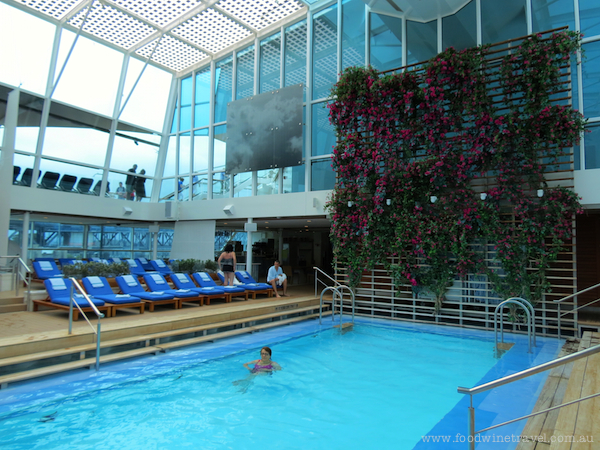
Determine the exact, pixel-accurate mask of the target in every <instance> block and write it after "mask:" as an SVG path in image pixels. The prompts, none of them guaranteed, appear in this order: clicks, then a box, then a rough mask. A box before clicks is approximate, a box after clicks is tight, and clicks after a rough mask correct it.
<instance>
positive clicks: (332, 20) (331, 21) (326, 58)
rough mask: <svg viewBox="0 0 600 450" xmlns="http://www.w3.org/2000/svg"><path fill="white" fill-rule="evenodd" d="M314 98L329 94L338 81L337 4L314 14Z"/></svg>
mask: <svg viewBox="0 0 600 450" xmlns="http://www.w3.org/2000/svg"><path fill="white" fill-rule="evenodd" d="M313 33H314V38H313V49H312V50H313V55H314V57H313V95H312V98H313V99H315V100H316V99H318V98H324V97H328V96H329V91H330V90H331V87H332V86H333V85H334V84H335V82H336V81H337V73H338V69H337V5H334V6H331V7H329V8H327V9H325V10H323V11H321V12H319V13H317V14H315V15H314V19H313Z"/></svg>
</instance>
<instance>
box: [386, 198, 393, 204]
mask: <svg viewBox="0 0 600 450" xmlns="http://www.w3.org/2000/svg"><path fill="white" fill-rule="evenodd" d="M385 204H386V205H388V206H390V205H391V204H392V199H391V198H386V199H385Z"/></svg>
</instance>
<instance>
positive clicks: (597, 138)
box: [584, 124, 600, 169]
mask: <svg viewBox="0 0 600 450" xmlns="http://www.w3.org/2000/svg"><path fill="white" fill-rule="evenodd" d="M587 130H588V131H589V132H588V133H585V135H584V136H585V137H584V139H585V168H586V169H600V125H598V124H596V125H593V126H590V127H588V128H587Z"/></svg>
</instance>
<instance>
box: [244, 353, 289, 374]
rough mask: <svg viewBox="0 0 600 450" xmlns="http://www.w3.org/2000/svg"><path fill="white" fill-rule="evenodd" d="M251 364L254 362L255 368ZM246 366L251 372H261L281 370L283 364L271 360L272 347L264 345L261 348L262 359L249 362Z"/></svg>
mask: <svg viewBox="0 0 600 450" xmlns="http://www.w3.org/2000/svg"><path fill="white" fill-rule="evenodd" d="M250 364H254V367H253V368H250ZM244 367H245V368H246V369H248V370H249V371H250V372H251V373H260V372H272V371H274V370H281V366H280V365H279V364H277V363H276V362H275V361H272V360H271V349H270V348H269V347H263V348H261V349H260V359H255V360H254V361H250V362H247V363H246V364H244Z"/></svg>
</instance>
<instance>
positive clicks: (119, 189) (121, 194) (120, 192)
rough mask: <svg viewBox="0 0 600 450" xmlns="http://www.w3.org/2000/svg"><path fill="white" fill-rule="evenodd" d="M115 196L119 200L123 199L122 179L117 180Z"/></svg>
mask: <svg viewBox="0 0 600 450" xmlns="http://www.w3.org/2000/svg"><path fill="white" fill-rule="evenodd" d="M117 198H118V199H119V200H125V188H124V187H123V182H122V181H119V187H118V188H117Z"/></svg>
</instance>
